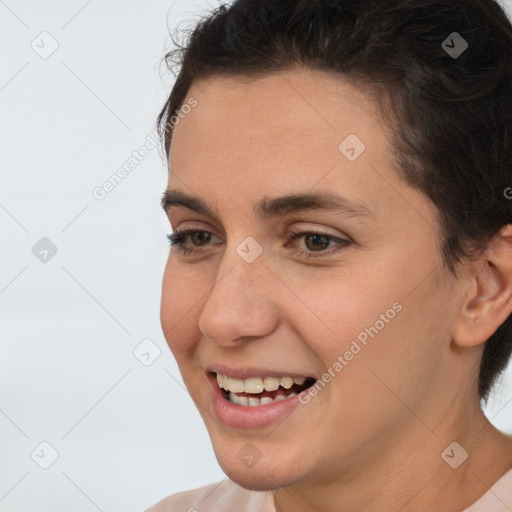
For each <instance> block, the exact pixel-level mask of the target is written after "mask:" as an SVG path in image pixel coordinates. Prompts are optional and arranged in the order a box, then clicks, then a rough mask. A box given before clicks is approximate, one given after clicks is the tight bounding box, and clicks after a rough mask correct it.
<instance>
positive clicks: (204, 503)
mask: <svg viewBox="0 0 512 512" xmlns="http://www.w3.org/2000/svg"><path fill="white" fill-rule="evenodd" d="M240 510H243V511H244V512H275V508H274V505H273V499H272V493H271V492H258V491H249V490H247V489H243V488H242V487H240V486H239V485H237V484H236V483H235V482H233V481H232V480H229V479H226V480H222V481H221V482H216V483H214V484H210V485H205V486H204V487H199V488H198V489H192V490H188V491H182V492H179V493H177V494H172V495H171V496H167V498H164V499H163V500H161V501H159V502H158V503H156V504H155V505H153V506H152V507H150V508H148V509H146V510H145V511H144V512H240Z"/></svg>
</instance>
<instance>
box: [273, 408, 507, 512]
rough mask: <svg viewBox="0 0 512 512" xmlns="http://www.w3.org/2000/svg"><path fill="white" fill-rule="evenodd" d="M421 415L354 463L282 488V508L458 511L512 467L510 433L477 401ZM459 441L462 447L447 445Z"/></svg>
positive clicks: (283, 511)
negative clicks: (466, 408) (451, 411)
mask: <svg viewBox="0 0 512 512" xmlns="http://www.w3.org/2000/svg"><path fill="white" fill-rule="evenodd" d="M418 419H419V418H416V420H414V421H413V422H412V423H411V424H412V425H413V426H412V427H411V426H410V427H409V428H408V430H407V431H404V432H400V433H398V434H396V435H395V439H389V438H388V439H387V440H386V441H385V442H383V443H382V445H381V446H380V447H379V449H373V448H372V450H368V451H370V452H371V453H369V454H368V455H367V456H366V457H364V458H363V460H359V461H358V463H357V464H354V465H352V466H351V467H349V466H346V467H343V468H341V469H340V468H338V470H337V472H336V473H334V468H332V469H330V468H326V472H325V473H324V477H323V478H321V479H318V480H316V481H314V482H313V481H310V480H309V481H306V480H303V481H301V482H299V483H297V484H294V485H292V486H289V487H286V488H284V489H277V490H276V491H274V502H275V505H276V510H277V512H289V511H292V510H297V508H298V507H297V504H300V505H301V507H302V508H303V509H304V510H322V511H323V512H331V511H332V512H363V511H365V512H371V511H375V512H377V511H381V510H387V511H397V512H398V511H400V512H424V511H425V510H443V511H446V512H460V511H461V510H464V509H465V508H467V507H469V506H470V505H471V504H473V503H474V502H475V501H477V500H478V499H479V498H480V497H481V496H482V495H483V494H485V493H486V492H487V491H488V489H489V488H490V487H491V486H492V485H493V484H494V483H495V482H496V481H497V480H499V478H501V476H503V475H504V474H505V473H506V472H507V471H508V470H509V469H511V468H512V438H510V437H507V436H506V435H504V434H502V433H501V432H499V431H498V430H497V429H495V428H494V427H493V426H492V425H491V424H490V423H489V421H488V420H487V419H486V418H485V416H484V414H483V413H482V411H481V410H480V408H479V407H478V408H477V410H474V411H473V413H472V414H471V415H470V416H468V415H467V413H466V417H464V418H463V419H461V418H460V417H458V418H456V420H452V421H451V422H449V423H448V422H447V421H446V420H445V421H443V422H441V421H440V422H439V423H438V424H437V425H434V426H432V427H429V426H427V425H426V424H425V423H423V422H422V421H417V420H418ZM454 441H456V442H457V443H458V445H460V446H461V447H462V448H459V446H457V445H454V446H453V447H452V448H450V449H448V450H447V448H448V447H449V446H450V445H451V444H452V443H453V442H454ZM462 450H465V451H466V452H467V454H468V457H467V459H466V460H464V461H463V462H462V463H460V465H459V466H458V467H456V468H454V467H452V466H457V464H458V463H459V462H460V461H461V460H462V458H463V455H464V452H463V451H462ZM443 453H444V458H443V457H442V454H443ZM447 461H448V462H447ZM449 463H450V464H451V465H449Z"/></svg>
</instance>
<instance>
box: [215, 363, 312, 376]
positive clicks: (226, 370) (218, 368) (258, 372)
mask: <svg viewBox="0 0 512 512" xmlns="http://www.w3.org/2000/svg"><path fill="white" fill-rule="evenodd" d="M206 371H207V372H214V373H221V374H222V375H227V376H228V377H235V378H237V379H252V378H255V377H261V378H262V379H264V378H265V377H291V378H292V379H293V378H294V377H297V378H298V377H306V378H314V379H315V380H316V377H313V376H312V375H307V374H305V373H297V372H289V371H288V370H272V369H269V368H256V367H252V366H251V367H246V368H232V367H230V366H225V365H223V364H214V365H211V366H208V367H207V368H206Z"/></svg>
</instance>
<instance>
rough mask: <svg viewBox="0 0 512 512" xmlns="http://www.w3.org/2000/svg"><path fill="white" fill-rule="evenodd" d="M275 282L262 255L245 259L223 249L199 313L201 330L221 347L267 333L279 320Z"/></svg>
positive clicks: (276, 283)
mask: <svg viewBox="0 0 512 512" xmlns="http://www.w3.org/2000/svg"><path fill="white" fill-rule="evenodd" d="M228 254H229V257H228ZM278 283H279V280H278V279H277V278H276V277H275V276H274V275H273V274H272V272H271V271H270V270H269V269H268V267H267V265H266V263H265V260H264V258H263V257H261V256H260V257H259V258H257V259H256V260H255V261H253V262H252V263H247V262H246V261H244V260H243V259H242V258H241V257H240V256H239V255H238V254H237V253H236V251H235V250H234V249H232V250H231V251H228V250H227V251H226V253H225V254H224V259H223V262H222V264H221V265H220V266H219V268H218V273H217V279H216V282H215V284H214V286H213V288H212V289H211V290H210V293H209V295H208V297H207V299H206V302H205V304H204V307H203V309H202V311H201V314H200V316H199V329H200V331H201V333H202V334H203V335H204V336H205V337H206V338H207V339H209V340H210V341H212V342H214V343H216V344H218V345H222V346H225V347H231V346H234V345H237V344H240V343H242V342H244V341H245V342H247V341H251V340H253V339H256V338H261V337H265V336H268V335H269V334H271V333H272V332H273V331H274V330H275V329H276V328H277V326H278V322H279V309H278V307H277V304H276V302H275V301H276V294H275V288H276V286H278Z"/></svg>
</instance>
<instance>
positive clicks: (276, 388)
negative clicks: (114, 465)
mask: <svg viewBox="0 0 512 512" xmlns="http://www.w3.org/2000/svg"><path fill="white" fill-rule="evenodd" d="M214 375H216V378H217V384H218V385H219V388H220V389H221V392H222V396H223V397H224V398H225V399H226V400H228V401H229V402H231V403H233V404H236V405H242V406H244V407H258V406H260V405H267V404H271V403H273V402H279V401H282V400H289V399H290V398H293V397H294V396H296V395H297V394H298V393H300V392H301V391H304V390H305V389H308V388H310V387H311V386H312V385H313V384H314V383H315V382H316V380H315V379H314V378H312V377H293V378H292V377H254V378H250V379H238V378H235V377H229V376H228V375H223V374H221V373H216V374H214Z"/></svg>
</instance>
